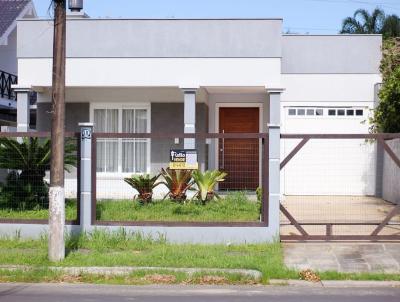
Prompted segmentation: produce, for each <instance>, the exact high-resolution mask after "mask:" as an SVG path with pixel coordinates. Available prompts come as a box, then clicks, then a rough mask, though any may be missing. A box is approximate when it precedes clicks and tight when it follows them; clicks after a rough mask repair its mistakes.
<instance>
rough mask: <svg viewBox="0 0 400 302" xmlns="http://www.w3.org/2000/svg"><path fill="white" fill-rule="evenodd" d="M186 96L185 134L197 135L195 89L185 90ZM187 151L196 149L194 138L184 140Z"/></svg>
mask: <svg viewBox="0 0 400 302" xmlns="http://www.w3.org/2000/svg"><path fill="white" fill-rule="evenodd" d="M182 91H183V95H184V133H196V91H197V89H195V88H183V89H182ZM183 145H184V148H185V149H196V141H195V139H193V138H186V139H185V140H184V143H183Z"/></svg>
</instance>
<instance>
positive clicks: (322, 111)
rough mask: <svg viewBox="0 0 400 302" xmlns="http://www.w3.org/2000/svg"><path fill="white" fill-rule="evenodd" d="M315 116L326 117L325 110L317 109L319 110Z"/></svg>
mask: <svg viewBox="0 0 400 302" xmlns="http://www.w3.org/2000/svg"><path fill="white" fill-rule="evenodd" d="M315 114H316V115H318V116H322V115H324V109H317V110H315Z"/></svg>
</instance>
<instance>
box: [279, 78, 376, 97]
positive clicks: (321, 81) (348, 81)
mask: <svg viewBox="0 0 400 302" xmlns="http://www.w3.org/2000/svg"><path fill="white" fill-rule="evenodd" d="M381 81H382V79H381V76H380V75H379V74H284V75H282V86H283V87H285V88H286V91H285V92H284V93H283V94H282V102H373V101H374V98H375V94H374V85H375V84H376V83H380V82H381Z"/></svg>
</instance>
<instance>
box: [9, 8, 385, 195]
mask: <svg viewBox="0 0 400 302" xmlns="http://www.w3.org/2000/svg"><path fill="white" fill-rule="evenodd" d="M282 22H283V20H282V19H98V18H89V17H87V16H86V15H84V14H83V13H73V14H71V15H70V16H69V17H68V20H67V69H66V130H67V131H77V130H78V123H79V122H92V123H94V124H95V131H96V132H151V133H183V132H185V133H192V132H197V133H204V132H209V133H218V132H247V133H254V132H270V133H272V131H276V133H277V134H279V132H281V133H368V129H369V126H368V123H365V121H366V120H367V119H368V116H369V114H370V110H371V109H373V108H374V105H375V103H376V101H377V99H376V91H377V87H378V85H379V83H380V82H381V75H380V72H379V64H380V59H381V44H382V37H381V36H380V35H291V34H290V35H287V34H282ZM52 38H53V33H52V21H51V20H46V19H38V18H36V19H21V20H19V22H18V43H17V44H18V73H19V80H18V85H17V86H16V89H17V91H18V97H19V102H20V104H21V107H20V108H19V110H20V111H21V119H19V125H18V128H19V129H21V130H24V129H26V128H27V124H29V121H27V120H26V115H25V114H24V109H23V105H22V104H23V102H25V104H26V105H27V98H26V96H25V95H26V94H27V93H29V92H30V91H35V92H36V93H37V95H38V104H37V130H38V131H49V130H50V123H51V118H50V113H49V112H50V111H51V103H50V102H51V81H52V72H51V70H52ZM28 40H29V41H30V43H26V41H28ZM20 111H19V112H20ZM174 143H175V144H176V143H178V144H180V146H181V147H185V148H194V147H197V148H198V149H199V161H200V164H201V167H202V168H204V169H206V168H207V169H215V168H220V169H221V168H223V167H222V165H223V164H224V160H221V154H220V151H219V150H220V149H221V148H217V146H216V145H217V144H218V142H216V141H215V140H214V141H211V142H210V141H209V142H204V143H202V144H200V143H199V142H197V144H196V146H195V145H194V142H193V140H189V139H186V140H185V146H183V145H182V141H180V142H176V141H175V142H174ZM237 144H238V145H237ZM237 144H236V143H235V148H236V153H237V152H239V151H238V150H239V149H240V148H241V146H244V145H246V144H248V142H247V143H246V142H240V141H239V142H237ZM241 144H242V145H241ZM276 144H279V142H277V143H276ZM353 144H354V142H353ZM355 144H358V142H355ZM172 145H173V144H172ZM293 146H294V142H282V143H281V147H282V148H281V149H282V150H281V152H282V154H281V157H282V156H284V155H285V154H288V152H290V150H291V149H292V148H293ZM348 147H349V146H348ZM257 148H258V147H255V149H254V150H253V151H252V152H256V153H257V152H258V151H257V150H258V149H257ZM318 148H319V147H318V146H316V147H315V148H314V149H313V150H314V151H312V154H311V156H307V154H308V153H307V152H305V153H304V154H303V155H304V156H305V157H304V158H302V157H301V156H299V159H298V162H297V164H293V165H292V167H288V168H287V169H285V171H283V173H282V175H281V183H282V185H283V188H282V190H283V192H284V193H286V194H289V195H291V194H300V195H307V194H311V195H312V194H317V195H318V194H319V195H321V194H323V195H327V194H328V195H329V194H333V193H335V194H343V195H348V194H350V195H354V194H355V195H364V194H367V195H370V194H374V192H375V190H376V188H375V187H376V186H375V185H373V186H369V185H366V183H368V182H369V181H371V182H374V181H375V178H376V175H375V172H373V171H372V170H369V171H370V172H368V173H369V174H368V175H367V176H366V178H361V177H360V175H361V174H363V173H364V172H365V171H364V169H365V168H366V166H365V165H367V166H368V165H369V160H370V157H371V156H373V155H374V154H375V152H376V150H375V147H366V150H364V151H365V152H364V151H356V152H355V153H353V154H349V156H342V157H343V158H337V157H335V158H331V159H330V160H331V162H330V163H329V162H328V163H327V166H328V167H329V168H331V169H333V171H341V170H343V169H342V168H345V170H346V171H350V172H349V174H348V175H346V176H345V177H343V181H344V182H345V183H348V182H354V183H355V185H354V186H353V187H352V188H351V190H347V191H346V189H345V188H344V187H343V186H341V185H340V184H339V185H337V184H335V188H333V187H332V186H329V185H327V183H328V182H326V181H322V180H321V175H322V174H321V173H323V172H324V171H325V170H326V169H327V166H321V167H320V168H319V169H320V173H313V174H310V175H306V176H304V177H303V181H302V182H301V183H299V182H297V181H295V179H296V177H297V176H298V175H299V172H300V171H304V170H305V171H307V166H308V165H310V164H312V162H313V160H314V159H315V156H318V154H320V153H321V151H322V153H324V154H326V152H324V150H323V149H321V148H326V147H321V148H320V149H318ZM170 149H171V143H165V142H162V141H161V140H160V141H156V140H152V141H151V143H150V140H143V141H141V142H132V143H131V144H130V145H129V144H125V145H124V146H123V144H122V143H121V142H119V143H118V142H106V141H104V142H100V141H99V142H98V149H97V152H98V153H97V154H98V159H97V161H98V163H97V173H98V175H99V177H101V176H102V175H103V176H104V177H105V178H107V179H108V178H109V177H114V176H115V175H120V176H121V175H128V174H131V173H157V172H158V171H159V170H160V168H162V167H165V166H166V165H167V164H168V160H169V159H168V156H169V155H168V154H169V150H170ZM124 150H125V151H124ZM134 150H135V152H134ZM325 151H326V150H325ZM331 151H332V150H331ZM122 153H124V154H125V153H126V155H125V156H124V155H122ZM128 154H129V155H128ZM335 154H338V153H337V152H336V153H335ZM339 154H340V153H339ZM300 155H301V154H300ZM308 155H310V154H308ZM224 156H227V155H226V154H225V155H224ZM239 157H240V156H239ZM253 157H254V156H253ZM256 157H257V156H256ZM354 159H357V160H358V162H357V163H355V161H354ZM231 160H234V159H232V158H231ZM236 160H237V164H235V165H233V166H235V169H237V171H240V172H239V173H240V175H238V176H237V178H236V180H232V181H231V182H230V183H229V185H228V184H225V188H226V189H237V188H242V189H251V190H253V189H255V188H256V187H257V186H258V185H259V183H258V179H259V177H258V176H259V174H260V171H259V169H258V168H257V167H250V168H249V166H248V167H247V168H246V167H242V168H243V169H242V170H245V169H248V170H249V171H246V173H247V174H245V176H244V177H243V173H242V172H243V171H241V168H238V165H240V164H242V165H243V162H244V161H243V160H239V159H236ZM328 160H329V159H328ZM240 162H241V163H240ZM359 162H363V164H361V165H360V164H359ZM255 164H256V166H257V165H258V162H256V163H255ZM346 167H347V169H346ZM349 167H350V168H349ZM224 168H225V169H226V167H224ZM250 170H251V171H250ZM371 171H372V172H371ZM228 172H230V175H231V177H232V178H233V175H235V171H228ZM335 173H336V172H334V175H336V174H335ZM340 173H342V172H340ZM240 177H241V178H240ZM117 178H118V177H117ZM243 179H245V180H243ZM246 181H247V183H246ZM243 183H245V185H243ZM319 184H320V185H319ZM307 188H313V190H314V191H313V192H311V191H310V190H309V189H307Z"/></svg>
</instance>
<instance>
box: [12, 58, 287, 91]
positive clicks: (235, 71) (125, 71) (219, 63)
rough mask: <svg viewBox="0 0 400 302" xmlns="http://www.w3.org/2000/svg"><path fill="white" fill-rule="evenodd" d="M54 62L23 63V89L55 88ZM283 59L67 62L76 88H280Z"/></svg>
mask: <svg viewBox="0 0 400 302" xmlns="http://www.w3.org/2000/svg"><path fill="white" fill-rule="evenodd" d="M51 67H52V61H51V59H19V60H18V72H19V76H20V78H19V85H20V86H29V87H30V86H45V87H49V86H51V70H52V69H51ZM280 71H281V59H280V58H237V59H234V58H186V59H182V58H161V59H160V58H144V59H143V58H123V59H113V58H107V59H99V58H96V59H94V58H92V59H85V58H79V59H78V58H76V59H67V66H66V84H67V86H75V87H93V86H98V87H131V86H180V87H189V88H191V87H199V86H263V87H264V86H265V85H268V86H269V87H279V86H280V77H281V75H280Z"/></svg>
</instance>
